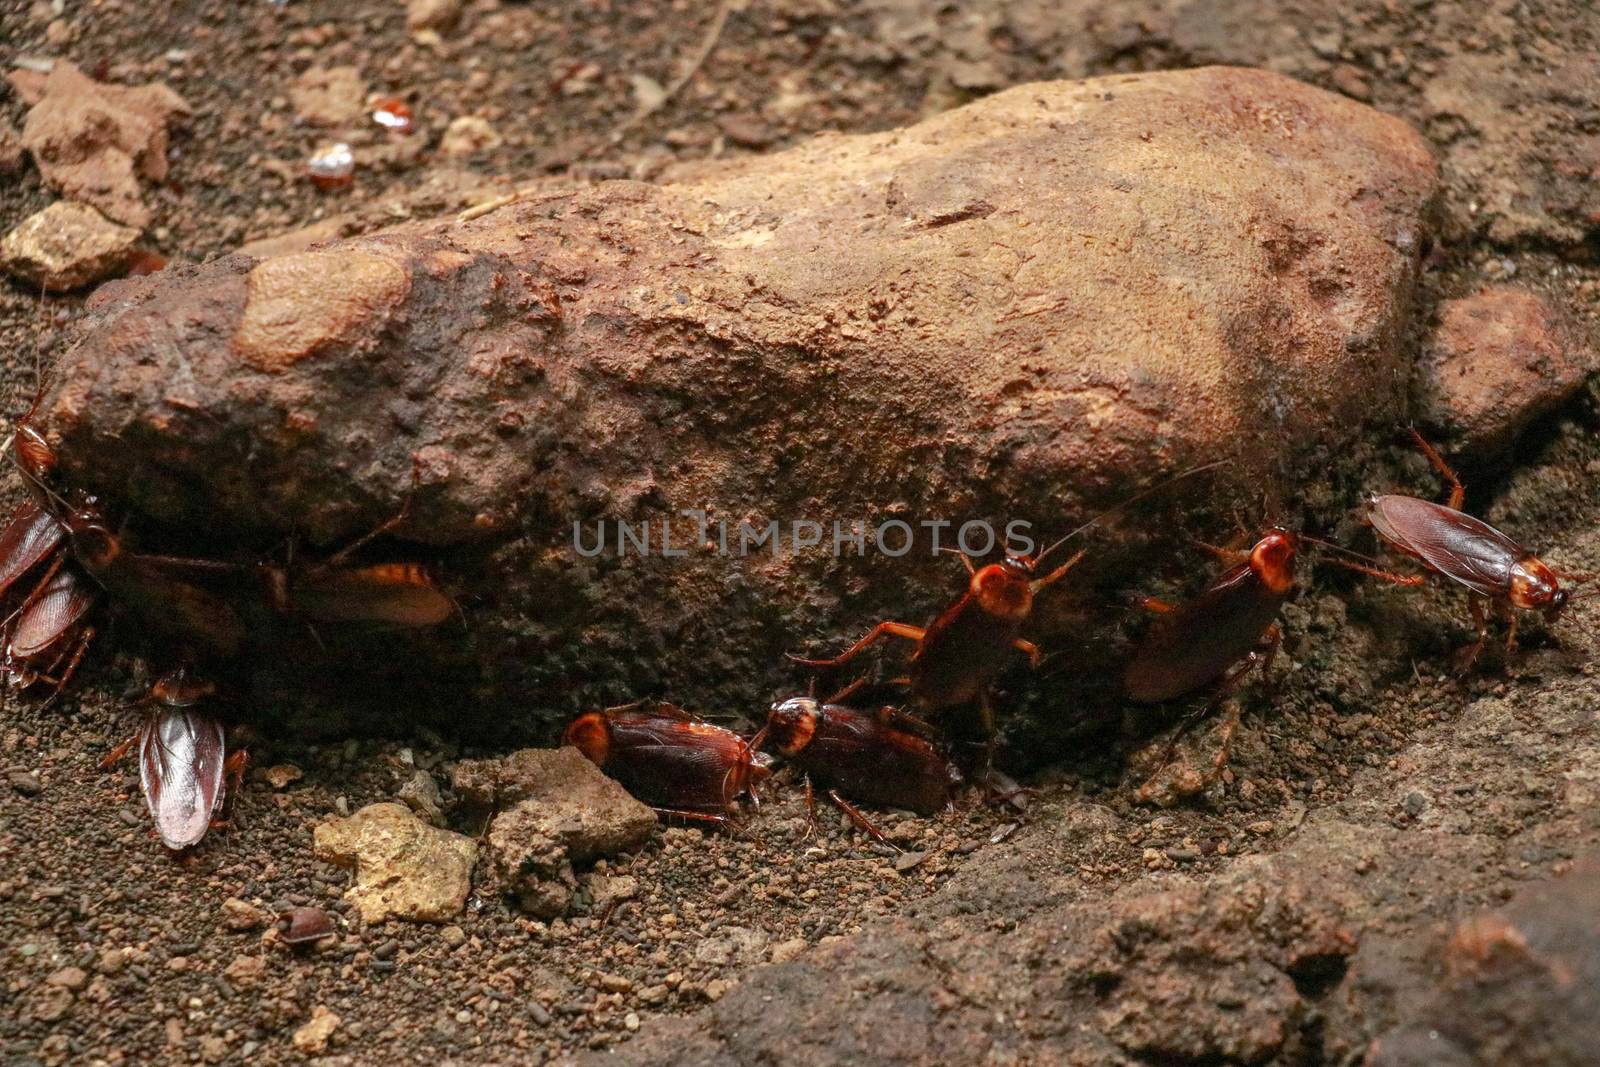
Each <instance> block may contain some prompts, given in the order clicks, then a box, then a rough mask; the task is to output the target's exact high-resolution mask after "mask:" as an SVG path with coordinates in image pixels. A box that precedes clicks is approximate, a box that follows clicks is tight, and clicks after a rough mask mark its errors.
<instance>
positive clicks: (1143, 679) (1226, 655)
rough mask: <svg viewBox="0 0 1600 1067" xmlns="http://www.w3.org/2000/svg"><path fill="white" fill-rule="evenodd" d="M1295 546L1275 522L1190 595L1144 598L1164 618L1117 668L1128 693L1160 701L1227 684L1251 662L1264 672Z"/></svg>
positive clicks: (1290, 581) (1274, 645) (1290, 584)
mask: <svg viewBox="0 0 1600 1067" xmlns="http://www.w3.org/2000/svg"><path fill="white" fill-rule="evenodd" d="M1223 551H1224V552H1225V550H1223ZM1299 551H1300V539H1299V537H1298V536H1296V535H1295V534H1294V533H1292V532H1290V531H1289V530H1286V529H1284V528H1282V527H1278V526H1275V527H1273V528H1271V529H1269V530H1268V531H1267V532H1266V533H1265V534H1263V535H1262V536H1261V538H1260V539H1259V540H1258V541H1256V543H1255V545H1254V546H1253V547H1252V548H1251V549H1250V550H1249V551H1248V552H1246V553H1241V555H1242V556H1243V557H1244V558H1242V559H1240V560H1239V561H1238V562H1236V563H1235V564H1234V565H1233V566H1232V567H1230V568H1228V569H1227V570H1226V571H1224V572H1222V573H1221V574H1219V575H1218V576H1217V577H1216V578H1214V579H1212V581H1211V582H1210V584H1208V585H1207V586H1206V587H1205V589H1203V590H1201V592H1200V593H1199V595H1197V596H1196V597H1195V598H1194V599H1192V600H1189V601H1186V602H1184V603H1182V604H1178V605H1173V604H1168V603H1166V602H1164V601H1160V600H1155V599H1150V598H1147V599H1145V600H1144V602H1143V603H1144V606H1145V607H1146V608H1148V609H1150V610H1152V611H1155V612H1157V613H1159V614H1161V615H1163V616H1164V618H1162V619H1161V620H1160V621H1159V622H1157V623H1156V624H1155V625H1154V626H1152V627H1151V629H1150V631H1149V633H1147V634H1146V635H1145V637H1144V640H1143V641H1142V642H1140V644H1139V647H1138V649H1137V650H1136V651H1135V652H1134V655H1133V659H1132V661H1131V662H1129V664H1128V667H1127V670H1126V671H1125V672H1124V673H1123V688H1124V690H1125V691H1126V692H1127V694H1128V696H1129V697H1131V698H1132V699H1134V700H1137V701H1140V702H1141V703H1151V704H1153V703H1159V702H1161V701H1164V700H1174V699H1176V698H1178V697H1182V696H1187V695H1189V694H1190V693H1194V692H1196V691H1197V690H1200V689H1203V688H1205V687H1206V686H1209V685H1212V684H1213V683H1216V682H1219V681H1220V682H1222V685H1223V687H1224V688H1229V687H1231V686H1232V685H1233V684H1235V683H1236V682H1237V680H1238V679H1240V678H1242V677H1243V676H1244V675H1245V674H1246V673H1248V672H1249V670H1250V668H1251V667H1253V666H1255V665H1256V664H1258V663H1259V664H1260V666H1261V670H1262V673H1265V672H1266V670H1267V668H1269V667H1270V666H1271V665H1272V660H1273V657H1274V655H1276V653H1277V651H1278V645H1279V644H1280V643H1281V640H1282V634H1281V631H1280V630H1279V628H1278V622H1277V619H1278V610H1279V609H1280V608H1281V607H1283V602H1284V601H1285V600H1287V599H1288V597H1289V595H1290V594H1291V593H1292V592H1294V582H1295V576H1294V565H1295V557H1296V556H1297V555H1298V554H1299ZM1241 662H1242V663H1243V665H1242V666H1241V665H1240V664H1241Z"/></svg>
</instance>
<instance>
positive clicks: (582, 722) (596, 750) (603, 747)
mask: <svg viewBox="0 0 1600 1067" xmlns="http://www.w3.org/2000/svg"><path fill="white" fill-rule="evenodd" d="M561 743H562V744H564V745H571V746H572V747H573V748H575V749H577V750H578V751H579V752H582V753H583V754H584V756H585V757H586V758H587V759H588V760H589V762H590V763H592V764H594V765H595V766H596V767H604V766H605V765H606V760H607V759H609V758H610V756H611V722H610V720H608V719H607V718H606V716H605V713H604V712H601V711H586V712H584V713H583V714H582V715H579V716H578V717H577V718H576V719H573V720H572V724H571V725H570V726H568V727H567V732H566V733H565V734H564V735H563V736H562V738H561Z"/></svg>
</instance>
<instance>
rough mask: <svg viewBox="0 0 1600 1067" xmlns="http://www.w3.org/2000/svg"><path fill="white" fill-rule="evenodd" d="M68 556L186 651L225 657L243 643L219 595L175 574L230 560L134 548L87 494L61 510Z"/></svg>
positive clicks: (217, 567)
mask: <svg viewBox="0 0 1600 1067" xmlns="http://www.w3.org/2000/svg"><path fill="white" fill-rule="evenodd" d="M64 522H65V525H66V528H67V535H68V538H69V540H70V544H71V548H72V555H73V558H74V559H76V560H77V561H78V563H79V564H80V565H81V566H82V567H83V569H84V571H86V572H87V573H88V574H89V576H90V577H92V578H93V579H94V580H95V581H96V582H98V583H100V585H101V586H102V587H103V588H104V589H105V590H106V592H107V593H108V594H110V597H111V599H112V601H113V602H114V603H115V604H116V605H117V607H119V608H124V609H126V610H129V611H131V612H133V613H134V614H136V615H137V616H138V617H139V620H140V621H141V622H142V623H144V624H145V626H147V627H148V628H149V629H151V630H153V631H155V632H157V633H159V634H161V635H163V636H164V637H166V638H168V639H169V640H172V641H174V642H175V643H177V644H178V645H179V646H180V647H182V648H184V649H185V650H188V651H193V652H197V653H201V654H204V655H206V656H210V657H215V658H222V659H226V658H229V657H231V656H234V655H235V654H237V653H238V651H239V649H240V648H241V647H242V646H243V645H244V641H245V628H244V623H243V622H242V621H241V620H240V618H239V615H238V613H237V612H236V611H235V610H234V608H233V606H232V605H231V604H229V603H228V601H227V600H226V599H225V598H224V597H222V596H221V595H219V594H217V593H214V592H212V591H211V590H209V589H206V588H203V587H202V586H200V585H197V584H195V583H194V582H191V581H188V580H186V579H184V578H180V577H178V576H177V572H178V571H180V570H191V571H196V572H224V573H226V572H232V571H237V570H238V567H237V566H236V565H235V564H231V563H224V562H220V561H215V560H205V559H187V558H182V557H177V556H159V555H150V554H146V553H140V552H133V551H130V550H128V549H127V547H126V545H125V544H124V543H123V539H122V538H121V537H120V536H118V535H117V534H115V533H113V532H112V531H111V528H110V526H108V525H107V524H106V522H105V520H104V518H102V517H101V514H100V511H99V509H98V508H97V507H96V506H95V503H94V501H93V499H92V498H87V497H86V498H84V499H83V500H82V501H80V503H79V505H78V506H77V507H76V508H74V509H73V511H72V512H71V513H70V514H69V515H67V516H66V518H65V520H64Z"/></svg>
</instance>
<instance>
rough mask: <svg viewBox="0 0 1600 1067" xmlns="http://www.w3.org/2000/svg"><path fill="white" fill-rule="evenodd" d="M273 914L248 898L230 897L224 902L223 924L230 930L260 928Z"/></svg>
mask: <svg viewBox="0 0 1600 1067" xmlns="http://www.w3.org/2000/svg"><path fill="white" fill-rule="evenodd" d="M271 921H272V916H271V915H269V914H268V913H267V912H266V911H264V910H263V909H261V908H258V907H256V906H255V905H254V904H251V903H250V902H249V901H247V900H240V899H239V898H237V897H229V898H228V899H227V900H224V901H223V902H222V925H223V926H225V927H227V928H228V929H229V930H240V931H243V930H259V929H261V928H262V927H263V926H265V925H267V923H269V922H271Z"/></svg>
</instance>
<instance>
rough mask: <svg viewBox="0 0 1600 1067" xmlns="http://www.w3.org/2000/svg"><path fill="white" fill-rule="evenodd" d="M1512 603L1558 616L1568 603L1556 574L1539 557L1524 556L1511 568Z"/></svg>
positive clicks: (1565, 593)
mask: <svg viewBox="0 0 1600 1067" xmlns="http://www.w3.org/2000/svg"><path fill="white" fill-rule="evenodd" d="M1510 597H1511V603H1513V604H1515V605H1516V606H1517V607H1519V608H1527V609H1529V610H1531V611H1543V612H1546V613H1548V614H1550V615H1555V614H1558V613H1559V612H1560V611H1561V609H1562V608H1564V607H1565V606H1566V603H1567V591H1566V590H1565V589H1562V588H1561V583H1560V581H1559V580H1558V579H1557V578H1556V575H1555V572H1554V571H1552V570H1551V569H1550V567H1549V566H1548V565H1547V564H1546V563H1545V562H1544V561H1543V560H1541V559H1540V558H1539V557H1538V556H1523V557H1522V558H1521V559H1519V560H1517V562H1516V563H1514V564H1512V566H1511V592H1510Z"/></svg>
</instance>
